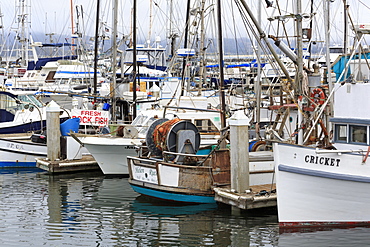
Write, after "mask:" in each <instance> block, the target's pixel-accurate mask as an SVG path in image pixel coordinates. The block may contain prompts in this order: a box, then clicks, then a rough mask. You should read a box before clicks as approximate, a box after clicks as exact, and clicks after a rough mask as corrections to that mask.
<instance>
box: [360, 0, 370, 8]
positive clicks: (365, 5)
mask: <svg viewBox="0 0 370 247" xmlns="http://www.w3.org/2000/svg"><path fill="white" fill-rule="evenodd" d="M358 1H359V2H360V3H362V5H364V6H365V7H366V8H368V9H370V7H369V6H367V5H366V4H365V3H364V2H362V1H361V0H358Z"/></svg>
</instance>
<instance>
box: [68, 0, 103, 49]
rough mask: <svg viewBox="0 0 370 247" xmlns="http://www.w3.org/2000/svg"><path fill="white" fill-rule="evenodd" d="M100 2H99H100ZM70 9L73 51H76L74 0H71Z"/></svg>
mask: <svg viewBox="0 0 370 247" xmlns="http://www.w3.org/2000/svg"><path fill="white" fill-rule="evenodd" d="M98 1H99V0H98ZM70 9H71V34H72V42H71V43H72V51H73V50H74V46H73V45H74V44H75V39H74V38H73V37H74V33H75V27H74V25H75V24H74V18H73V0H70Z"/></svg>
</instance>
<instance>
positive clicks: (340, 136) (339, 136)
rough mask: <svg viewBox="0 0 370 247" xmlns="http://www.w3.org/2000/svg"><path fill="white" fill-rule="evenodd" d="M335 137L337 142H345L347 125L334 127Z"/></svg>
mask: <svg viewBox="0 0 370 247" xmlns="http://www.w3.org/2000/svg"><path fill="white" fill-rule="evenodd" d="M335 136H336V141H338V142H347V125H340V124H336V125H335Z"/></svg>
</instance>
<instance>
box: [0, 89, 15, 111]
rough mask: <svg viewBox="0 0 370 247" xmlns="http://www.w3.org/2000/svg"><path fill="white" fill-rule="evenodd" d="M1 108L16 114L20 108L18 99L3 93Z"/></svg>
mask: <svg viewBox="0 0 370 247" xmlns="http://www.w3.org/2000/svg"><path fill="white" fill-rule="evenodd" d="M0 109H2V110H5V111H7V112H10V113H11V114H15V112H16V111H17V109H18V104H17V102H16V100H15V99H14V98H12V97H10V96H9V95H6V94H1V95H0Z"/></svg>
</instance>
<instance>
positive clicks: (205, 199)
mask: <svg viewBox="0 0 370 247" xmlns="http://www.w3.org/2000/svg"><path fill="white" fill-rule="evenodd" d="M130 185H131V187H132V189H133V190H134V191H136V192H137V193H139V194H142V195H146V196H149V197H154V198H158V199H161V200H167V201H173V202H184V203H194V204H200V203H216V201H215V199H214V196H198V195H188V194H179V193H173V192H167V191H161V190H155V189H148V188H143V187H139V186H136V185H133V184H130Z"/></svg>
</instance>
